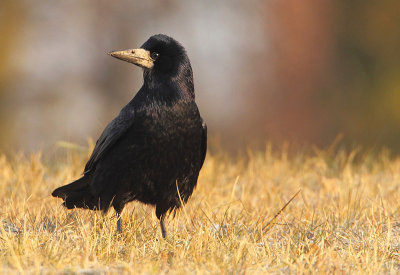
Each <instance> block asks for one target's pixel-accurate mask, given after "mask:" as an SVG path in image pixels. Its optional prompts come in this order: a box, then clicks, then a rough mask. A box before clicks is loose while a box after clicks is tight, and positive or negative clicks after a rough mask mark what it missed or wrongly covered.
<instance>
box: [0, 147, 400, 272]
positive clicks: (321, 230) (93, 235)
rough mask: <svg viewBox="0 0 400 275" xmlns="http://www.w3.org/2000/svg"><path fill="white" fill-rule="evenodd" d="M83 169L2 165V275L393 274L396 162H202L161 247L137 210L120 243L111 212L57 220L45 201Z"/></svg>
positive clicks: (62, 164) (64, 162)
mask: <svg viewBox="0 0 400 275" xmlns="http://www.w3.org/2000/svg"><path fill="white" fill-rule="evenodd" d="M355 158H357V161H354V159H355ZM86 159H87V151H86V150H84V151H83V152H82V151H80V150H76V149H68V153H67V154H66V155H65V157H64V158H60V159H59V160H58V161H57V162H56V163H53V162H46V161H43V160H42V157H41V155H40V154H33V155H31V156H29V157H24V156H21V155H18V156H15V157H12V158H6V157H5V156H1V157H0V211H1V214H0V222H1V224H0V273H2V274H14V273H28V274H36V273H40V274H48V273H64V274H65V273H67V274H74V273H78V274H114V273H119V274H127V273H135V274H136V273H137V274H165V273H169V274H187V273H191V274H193V273H196V274H221V273H225V274H244V273H247V274H261V273H285V274H287V273H318V274H320V273H347V274H349V273H351V274H354V273H370V274H377V273H398V272H400V255H399V253H400V216H399V208H400V191H399V185H400V159H399V158H390V157H389V156H388V153H385V152H382V153H381V154H378V155H377V156H372V155H368V154H366V155H362V154H360V153H357V152H356V151H354V152H349V153H346V152H343V151H339V152H335V153H333V150H322V151H321V150H315V151H314V153H311V154H308V155H304V154H298V155H295V156H293V157H288V156H287V154H286V153H285V151H283V152H277V153H272V150H271V147H270V146H267V148H266V150H265V152H249V153H248V156H247V157H246V158H243V159H242V160H236V161H233V160H230V159H229V158H227V157H225V156H223V154H222V153H220V154H214V155H212V154H208V156H207V159H206V162H205V166H204V168H203V170H202V172H201V175H200V178H199V182H198V186H197V188H196V190H195V192H194V194H193V196H192V198H191V199H190V200H189V202H188V204H187V205H186V206H185V208H184V209H183V210H182V211H180V212H178V213H177V215H176V217H175V218H174V219H172V217H169V218H168V219H167V223H166V225H167V230H168V233H169V236H168V239H167V240H163V239H162V238H161V233H160V228H159V224H158V220H157V218H156V217H155V214H154V209H153V208H152V207H150V206H145V205H142V204H140V203H131V204H129V205H128V207H127V208H125V210H124V212H123V216H122V217H123V230H124V233H123V234H122V235H119V234H117V233H116V226H115V225H116V218H115V215H114V213H113V212H112V211H110V212H109V213H108V214H107V215H105V216H103V215H102V214H101V213H96V212H92V211H85V210H72V211H67V210H65V209H63V207H62V206H61V205H60V204H61V201H60V200H59V199H55V198H52V197H51V196H50V193H51V190H53V189H54V188H55V187H57V186H60V185H62V184H65V183H67V182H69V181H71V180H73V179H75V178H76V177H78V176H79V174H80V173H81V172H82V169H83V166H84V163H85V160H86ZM299 190H301V192H300V193H299V194H298V195H297V196H296V197H295V198H294V199H293V201H291V203H289V204H288V206H287V207H286V208H285V209H284V210H283V211H282V212H281V213H280V214H279V215H278V216H277V217H276V219H274V220H272V221H271V219H273V218H274V216H275V215H276V214H277V213H278V211H279V210H280V209H281V208H282V207H283V206H284V205H285V204H286V203H287V202H288V201H289V200H290V198H291V197H292V196H293V195H294V194H296V192H297V191H299Z"/></svg>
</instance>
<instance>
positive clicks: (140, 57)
mask: <svg viewBox="0 0 400 275" xmlns="http://www.w3.org/2000/svg"><path fill="white" fill-rule="evenodd" d="M108 54H109V55H111V56H112V57H115V58H118V59H121V60H123V61H126V62H129V63H133V64H135V65H137V66H139V67H142V68H146V69H151V68H152V67H153V66H154V60H153V59H152V58H151V57H150V52H149V51H148V50H145V49H130V50H124V51H115V52H109V53H108Z"/></svg>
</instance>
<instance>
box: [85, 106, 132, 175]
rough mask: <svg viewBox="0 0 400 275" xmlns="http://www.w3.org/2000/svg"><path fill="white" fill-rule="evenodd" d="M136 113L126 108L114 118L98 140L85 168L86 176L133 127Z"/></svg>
mask: <svg viewBox="0 0 400 275" xmlns="http://www.w3.org/2000/svg"><path fill="white" fill-rule="evenodd" d="M134 117H135V111H134V109H133V108H132V107H130V108H129V106H125V107H124V108H123V109H122V110H121V112H120V113H119V115H118V116H117V117H116V118H114V119H113V120H112V121H111V122H110V123H109V124H108V125H107V126H106V128H105V129H104V131H103V133H102V134H101V136H100V138H99V139H98V140H97V142H96V145H95V147H94V149H93V152H92V155H91V156H90V158H89V160H88V162H87V163H86V166H85V171H84V172H83V173H84V174H86V173H88V172H89V171H90V170H91V169H93V168H94V167H95V165H96V163H97V162H98V161H99V160H100V159H101V158H102V157H103V156H104V154H105V153H106V152H107V151H108V150H110V148H111V147H112V146H113V145H114V144H115V142H117V140H118V139H119V138H120V137H121V136H122V135H123V134H124V133H125V132H126V131H127V130H128V129H129V127H131V126H132V124H133V121H134Z"/></svg>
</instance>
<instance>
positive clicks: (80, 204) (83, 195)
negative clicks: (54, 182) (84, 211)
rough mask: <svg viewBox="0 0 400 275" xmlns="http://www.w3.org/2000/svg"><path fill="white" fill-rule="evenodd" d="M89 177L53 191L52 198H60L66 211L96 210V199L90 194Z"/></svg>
mask: <svg viewBox="0 0 400 275" xmlns="http://www.w3.org/2000/svg"><path fill="white" fill-rule="evenodd" d="M89 183H90V176H83V177H81V178H80V179H78V180H76V181H74V182H72V183H70V184H67V185H64V186H61V187H59V188H57V189H55V190H54V191H53V193H52V194H51V195H52V196H53V197H58V198H62V199H63V200H64V203H63V205H64V206H65V207H67V208H68V209H72V208H89V209H93V210H95V209H97V208H98V207H97V206H98V204H97V203H96V199H95V198H94V196H93V195H92V194H91V192H90V186H89Z"/></svg>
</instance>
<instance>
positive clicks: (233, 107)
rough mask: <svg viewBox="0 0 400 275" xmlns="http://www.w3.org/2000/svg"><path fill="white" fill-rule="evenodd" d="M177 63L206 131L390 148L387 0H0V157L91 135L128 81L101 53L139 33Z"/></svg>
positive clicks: (392, 1)
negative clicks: (180, 49)
mask: <svg viewBox="0 0 400 275" xmlns="http://www.w3.org/2000/svg"><path fill="white" fill-rule="evenodd" d="M157 33H165V34H168V35H170V36H172V37H174V38H175V39H177V40H178V41H180V42H181V43H182V44H183V45H184V46H185V48H186V49H187V52H188V54H189V57H190V59H191V62H192V67H193V70H194V77H195V89H196V97H197V102H198V105H199V108H200V111H201V113H202V116H203V117H204V118H205V120H206V122H207V124H208V127H209V133H210V135H211V136H212V138H213V139H217V140H219V141H220V143H221V144H222V145H223V146H225V147H226V148H227V149H229V150H236V149H238V148H243V147H247V146H263V145H265V143H266V142H270V141H271V142H274V143H278V144H279V143H282V142H283V141H288V142H290V143H291V144H295V145H296V146H300V147H304V146H309V145H318V146H327V145H329V144H331V143H332V141H333V140H334V139H335V138H336V137H337V136H338V135H340V136H342V137H343V139H342V141H341V142H342V143H343V144H347V145H349V146H357V145H360V146H362V147H363V148H381V147H389V148H390V149H391V150H392V151H393V152H395V153H400V1H398V0H381V1H375V0H352V1H348V0H337V1H328V0H303V1H297V0H285V1H278V0H269V1H265V0H249V1H236V0H225V1H211V0H209V1H195V0H193V1H178V0H168V1H127V0H126V1H108V0H98V1H89V0H69V1H51V0H38V1H29V0H25V1H24V0H18V1H15V0H2V2H1V4H0V150H1V151H3V152H12V151H16V150H17V151H20V150H22V151H25V152H31V151H36V150H48V149H49V148H53V147H54V146H55V144H56V143H57V142H58V141H68V142H73V143H77V144H80V145H85V146H86V144H87V139H88V138H89V137H93V138H94V139H96V138H97V137H98V135H99V134H100V133H101V131H102V130H103V129H104V127H105V125H106V124H107V123H108V122H109V121H110V120H111V119H112V118H113V117H114V116H115V115H117V114H118V112H119V110H120V109H121V108H122V107H123V106H124V105H125V104H126V103H127V102H128V101H129V100H130V99H131V98H132V97H133V96H134V95H135V93H136V91H137V90H138V89H139V88H140V86H141V85H142V72H141V70H140V69H139V68H137V67H135V66H133V65H131V64H128V63H125V62H121V61H117V60H116V59H113V58H111V57H110V56H108V55H107V52H109V51H111V50H119V49H127V48H134V47H138V46H140V45H141V44H142V43H143V42H144V41H146V40H147V38H148V37H149V36H151V35H153V34H157Z"/></svg>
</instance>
